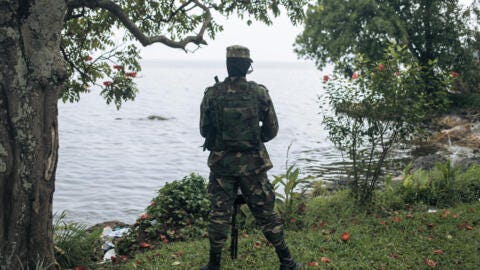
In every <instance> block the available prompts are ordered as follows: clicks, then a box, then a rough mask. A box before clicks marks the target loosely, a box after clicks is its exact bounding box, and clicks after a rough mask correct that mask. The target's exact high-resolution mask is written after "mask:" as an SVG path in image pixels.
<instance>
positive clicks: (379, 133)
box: [321, 45, 451, 207]
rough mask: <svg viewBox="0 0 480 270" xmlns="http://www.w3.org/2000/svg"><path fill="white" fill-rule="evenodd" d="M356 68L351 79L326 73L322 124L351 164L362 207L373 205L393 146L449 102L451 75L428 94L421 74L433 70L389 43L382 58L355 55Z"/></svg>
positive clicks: (354, 192)
mask: <svg viewBox="0 0 480 270" xmlns="http://www.w3.org/2000/svg"><path fill="white" fill-rule="evenodd" d="M356 68H357V72H355V73H354V74H353V75H352V77H351V78H342V75H341V74H340V73H337V75H336V76H334V78H335V77H336V79H332V80H330V79H329V77H328V76H327V77H325V78H324V82H325V90H326V95H324V96H323V97H322V98H323V100H321V101H322V103H323V104H328V106H324V107H323V109H324V115H325V117H324V120H323V124H324V125H325V127H326V129H327V130H328V134H329V136H328V137H329V139H330V140H331V141H332V142H333V143H334V145H335V146H336V147H337V148H338V149H339V150H340V151H341V152H342V154H343V156H345V157H346V158H348V159H349V161H350V162H351V163H352V166H351V168H348V169H346V173H347V175H348V176H349V177H350V178H351V182H350V183H351V188H352V195H353V197H354V198H355V199H356V200H357V203H358V204H359V205H361V206H365V207H366V206H370V203H371V202H372V199H373V194H374V191H375V190H376V188H377V187H378V184H379V183H381V181H382V180H384V179H383V176H384V174H383V169H384V164H385V162H386V160H387V156H388V154H389V153H390V152H391V150H392V149H393V148H394V147H395V146H397V145H399V144H400V143H403V142H407V141H408V140H409V139H412V137H413V136H414V135H415V133H416V131H418V130H419V124H420V123H422V122H424V121H426V120H427V119H428V117H429V115H431V114H433V113H434V112H438V111H439V110H443V109H444V108H445V106H446V103H448V102H447V99H446V98H445V94H446V89H447V85H448V83H449V80H451V78H449V77H448V76H447V75H446V74H438V76H436V78H442V81H441V82H439V84H438V85H440V84H441V85H442V89H438V91H436V92H435V93H432V94H430V95H428V94H425V93H424V92H423V91H422V89H423V88H424V87H425V85H422V80H421V79H420V77H422V74H424V73H425V72H427V71H431V72H433V71H434V70H435V62H432V63H431V66H428V67H425V66H421V65H420V64H419V63H418V62H416V61H414V60H413V59H411V58H410V56H409V54H408V51H407V50H406V48H403V47H400V46H394V45H392V46H390V47H389V48H388V50H386V52H385V55H384V58H383V59H382V60H381V62H379V63H378V62H377V63H375V62H372V61H370V60H369V59H365V58H362V57H361V56H359V57H357V62H356Z"/></svg>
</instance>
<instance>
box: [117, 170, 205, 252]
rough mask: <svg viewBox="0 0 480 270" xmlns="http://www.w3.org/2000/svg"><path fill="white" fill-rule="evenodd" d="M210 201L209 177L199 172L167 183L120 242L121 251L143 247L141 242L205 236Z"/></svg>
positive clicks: (155, 243)
mask: <svg viewBox="0 0 480 270" xmlns="http://www.w3.org/2000/svg"><path fill="white" fill-rule="evenodd" d="M209 212H210V201H209V199H208V195H207V186H206V180H205V179H204V178H203V177H201V176H199V175H196V174H191V175H190V176H187V177H184V178H183V179H182V180H177V181H173V182H171V183H166V184H165V185H164V186H163V187H162V188H161V189H160V190H159V191H158V195H157V196H156V197H155V198H154V199H153V200H152V203H151V204H150V205H149V206H148V207H147V208H146V212H145V214H143V215H142V216H141V217H140V218H139V219H138V220H137V222H136V223H135V224H134V225H133V227H132V229H131V230H130V232H129V233H128V234H127V235H126V236H124V237H122V239H121V240H120V241H119V243H118V245H117V250H118V252H119V254H131V253H132V252H135V251H138V250H142V247H141V246H139V245H138V243H141V242H145V243H148V244H151V245H159V244H161V243H162V242H163V243H165V242H169V241H177V240H186V239H190V238H195V237H201V236H203V235H205V233H206V227H207V223H208V213H209Z"/></svg>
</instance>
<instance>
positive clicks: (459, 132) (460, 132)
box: [432, 124, 473, 144]
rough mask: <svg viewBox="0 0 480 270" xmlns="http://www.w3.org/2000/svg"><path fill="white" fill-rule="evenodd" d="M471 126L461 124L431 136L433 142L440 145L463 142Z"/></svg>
mask: <svg viewBox="0 0 480 270" xmlns="http://www.w3.org/2000/svg"><path fill="white" fill-rule="evenodd" d="M472 127H473V124H463V125H460V126H455V127H452V128H450V129H444V130H442V131H440V132H439V133H438V134H436V135H434V136H433V138H432V139H433V141H434V142H436V143H442V144H452V143H454V142H457V141H461V140H463V139H464V138H465V137H467V135H469V134H470V133H471V131H472Z"/></svg>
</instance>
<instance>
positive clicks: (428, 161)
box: [412, 154, 447, 171]
mask: <svg viewBox="0 0 480 270" xmlns="http://www.w3.org/2000/svg"><path fill="white" fill-rule="evenodd" d="M445 162H447V159H446V158H445V157H444V156H442V155H440V154H431V155H426V156H422V157H418V158H416V159H415V160H414V161H413V163H412V170H414V171H416V170H419V169H422V170H430V169H432V168H433V167H435V164H436V163H445Z"/></svg>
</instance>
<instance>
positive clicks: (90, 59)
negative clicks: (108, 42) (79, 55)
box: [85, 55, 93, 61]
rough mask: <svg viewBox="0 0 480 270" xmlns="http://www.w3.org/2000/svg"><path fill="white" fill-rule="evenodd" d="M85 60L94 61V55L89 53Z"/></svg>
mask: <svg viewBox="0 0 480 270" xmlns="http://www.w3.org/2000/svg"><path fill="white" fill-rule="evenodd" d="M85 60H86V61H92V60H93V57H91V56H90V55H87V56H85Z"/></svg>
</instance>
